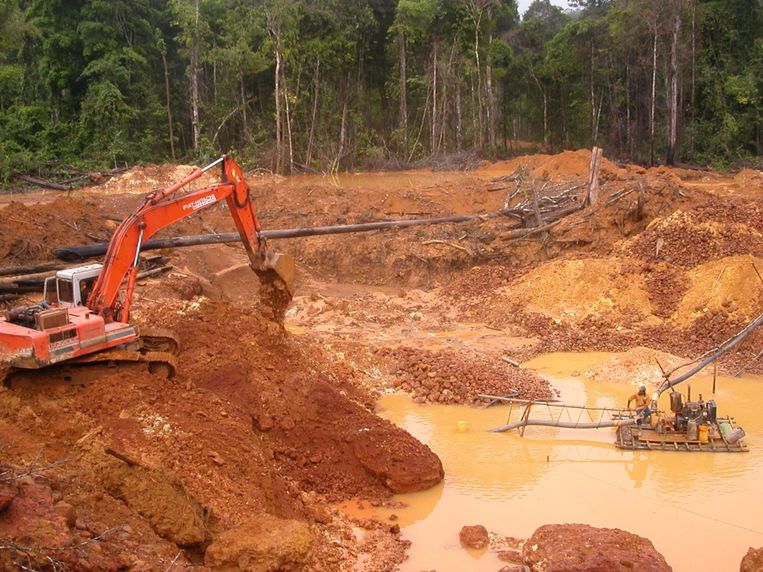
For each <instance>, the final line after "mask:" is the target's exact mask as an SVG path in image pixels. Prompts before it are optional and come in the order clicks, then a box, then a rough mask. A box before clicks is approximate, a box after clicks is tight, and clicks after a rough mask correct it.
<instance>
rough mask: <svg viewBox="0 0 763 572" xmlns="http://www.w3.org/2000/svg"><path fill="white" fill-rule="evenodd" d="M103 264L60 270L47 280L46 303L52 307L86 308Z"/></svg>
mask: <svg viewBox="0 0 763 572" xmlns="http://www.w3.org/2000/svg"><path fill="white" fill-rule="evenodd" d="M102 267H103V265H102V264H88V265H86V266H78V267H76V268H67V269H66V270H59V271H58V272H57V273H56V275H55V276H51V277H50V278H48V279H47V280H45V302H46V303H47V304H49V305H51V306H64V307H72V306H85V305H87V298H88V296H89V295H90V291H91V290H92V289H93V285H94V284H95V281H96V280H97V279H98V275H99V274H100V273H101V268H102Z"/></svg>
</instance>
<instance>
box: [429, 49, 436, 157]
mask: <svg viewBox="0 0 763 572" xmlns="http://www.w3.org/2000/svg"><path fill="white" fill-rule="evenodd" d="M429 151H430V153H431V154H432V155H434V154H435V153H436V152H437V40H435V41H434V44H433V45H432V135H431V140H430V143H429Z"/></svg>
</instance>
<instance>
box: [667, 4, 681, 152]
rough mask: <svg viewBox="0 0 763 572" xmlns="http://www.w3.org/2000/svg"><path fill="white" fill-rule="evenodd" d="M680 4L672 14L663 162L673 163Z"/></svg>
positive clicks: (676, 113)
mask: <svg viewBox="0 0 763 572" xmlns="http://www.w3.org/2000/svg"><path fill="white" fill-rule="evenodd" d="M680 8H681V6H680V4H679V5H678V6H676V8H675V10H676V13H675V14H674V16H673V37H672V41H671V44H670V97H669V98H668V117H669V121H668V153H667V157H666V158H665V162H666V163H667V164H668V165H674V164H675V159H676V144H677V141H678V33H679V32H680V30H681V9H680Z"/></svg>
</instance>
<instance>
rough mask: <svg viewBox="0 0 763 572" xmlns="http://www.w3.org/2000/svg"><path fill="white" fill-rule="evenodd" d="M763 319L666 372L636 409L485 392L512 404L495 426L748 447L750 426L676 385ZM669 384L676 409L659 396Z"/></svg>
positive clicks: (704, 447) (627, 444)
mask: <svg viewBox="0 0 763 572" xmlns="http://www.w3.org/2000/svg"><path fill="white" fill-rule="evenodd" d="M761 324H763V314H761V315H760V316H758V317H757V318H756V319H755V320H753V321H752V322H751V323H750V324H749V325H748V326H747V327H745V328H744V329H743V330H742V331H740V332H739V333H738V334H736V335H735V336H733V337H731V338H729V339H728V340H726V341H725V342H724V343H723V344H721V345H720V346H718V347H717V348H715V349H714V350H712V351H710V352H708V353H707V354H705V355H703V356H700V357H699V358H697V359H695V360H693V361H692V362H689V363H688V364H684V365H683V366H681V367H680V368H676V369H681V368H683V367H687V366H690V365H692V364H697V365H695V366H694V367H692V368H691V369H690V370H688V371H687V372H686V373H683V374H681V375H679V376H677V377H676V378H674V379H670V375H671V374H672V373H673V372H675V371H676V370H673V371H671V372H668V373H666V374H665V381H664V382H663V383H662V384H661V385H660V386H659V387H658V388H657V390H656V391H655V392H654V394H653V395H652V400H651V403H650V404H649V406H648V407H644V408H642V409H638V410H636V411H632V410H630V409H613V408H606V407H585V406H580V405H568V404H565V403H560V402H558V401H555V400H536V401H528V400H524V399H517V398H514V397H501V396H495V395H480V397H484V398H486V399H491V400H493V402H504V403H508V404H509V418H508V420H507V423H506V425H502V426H500V427H496V428H495V429H491V431H493V432H504V431H510V430H512V429H519V433H520V435H524V431H525V428H526V427H528V426H530V425H540V426H546V427H564V428H568V429H599V428H602V427H615V428H616V437H615V446H617V447H618V448H620V449H632V450H635V449H648V450H658V451H706V452H711V453H721V452H728V453H741V452H745V451H747V450H748V449H747V445H746V444H745V443H744V441H743V440H742V439H743V438H744V437H745V432H744V429H742V428H741V427H740V426H738V425H737V424H736V422H735V421H734V418H733V417H719V416H718V406H717V404H716V402H715V400H710V401H704V400H703V399H702V395H701V394H700V396H699V400H698V401H692V400H691V387H689V388H688V391H687V396H686V400H685V401H684V395H683V394H682V393H679V392H678V391H676V390H675V386H676V385H678V384H679V383H681V382H683V381H685V380H687V379H689V378H690V377H691V376H693V375H694V374H696V373H697V372H699V371H700V370H702V369H703V368H704V367H705V366H707V365H708V364H710V363H711V362H713V361H715V360H716V359H718V358H719V357H720V356H721V355H723V354H725V353H727V352H728V351H730V350H731V349H733V348H734V347H736V346H737V345H738V344H740V343H741V342H742V340H744V339H745V338H746V337H747V336H748V335H749V334H750V333H751V332H752V331H753V330H754V329H755V328H757V327H758V326H759V325H761ZM668 390H670V412H667V411H660V410H659V408H658V405H657V401H658V399H659V397H660V395H661V394H662V393H664V392H665V391H668ZM714 391H715V389H713V392H714ZM522 406H523V407H522ZM515 410H516V411H517V412H519V411H521V415H520V418H519V420H517V421H513V422H512V421H511V419H512V415H513V414H514V411H515ZM533 410H534V411H535V412H536V413H537V412H538V411H539V410H540V411H541V412H542V414H543V415H544V417H543V418H531V417H530V415H531V413H532V412H533Z"/></svg>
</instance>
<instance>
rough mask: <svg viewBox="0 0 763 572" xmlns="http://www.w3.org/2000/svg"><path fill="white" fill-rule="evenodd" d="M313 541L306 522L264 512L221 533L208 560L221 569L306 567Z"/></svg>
mask: <svg viewBox="0 0 763 572" xmlns="http://www.w3.org/2000/svg"><path fill="white" fill-rule="evenodd" d="M312 540H313V539H312V535H311V534H310V528H309V527H308V525H307V524H306V523H304V522H300V521H297V520H285V519H281V518H278V517H276V516H273V515H270V514H265V513H263V514H261V515H259V516H258V517H256V518H253V519H251V520H249V521H247V522H244V523H243V524H241V525H239V526H237V527H234V528H231V529H229V530H226V531H225V532H223V533H222V534H220V535H219V536H217V537H216V538H215V539H214V540H213V541H212V544H210V545H209V547H208V548H207V550H206V553H205V554H204V563H205V564H206V565H207V566H209V567H211V568H214V569H215V570H216V571H220V572H235V571H238V570H244V571H246V572H269V571H276V570H278V571H284V572H290V571H297V570H302V569H304V566H305V563H306V561H307V559H308V557H309V556H310V551H311V549H312Z"/></svg>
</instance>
